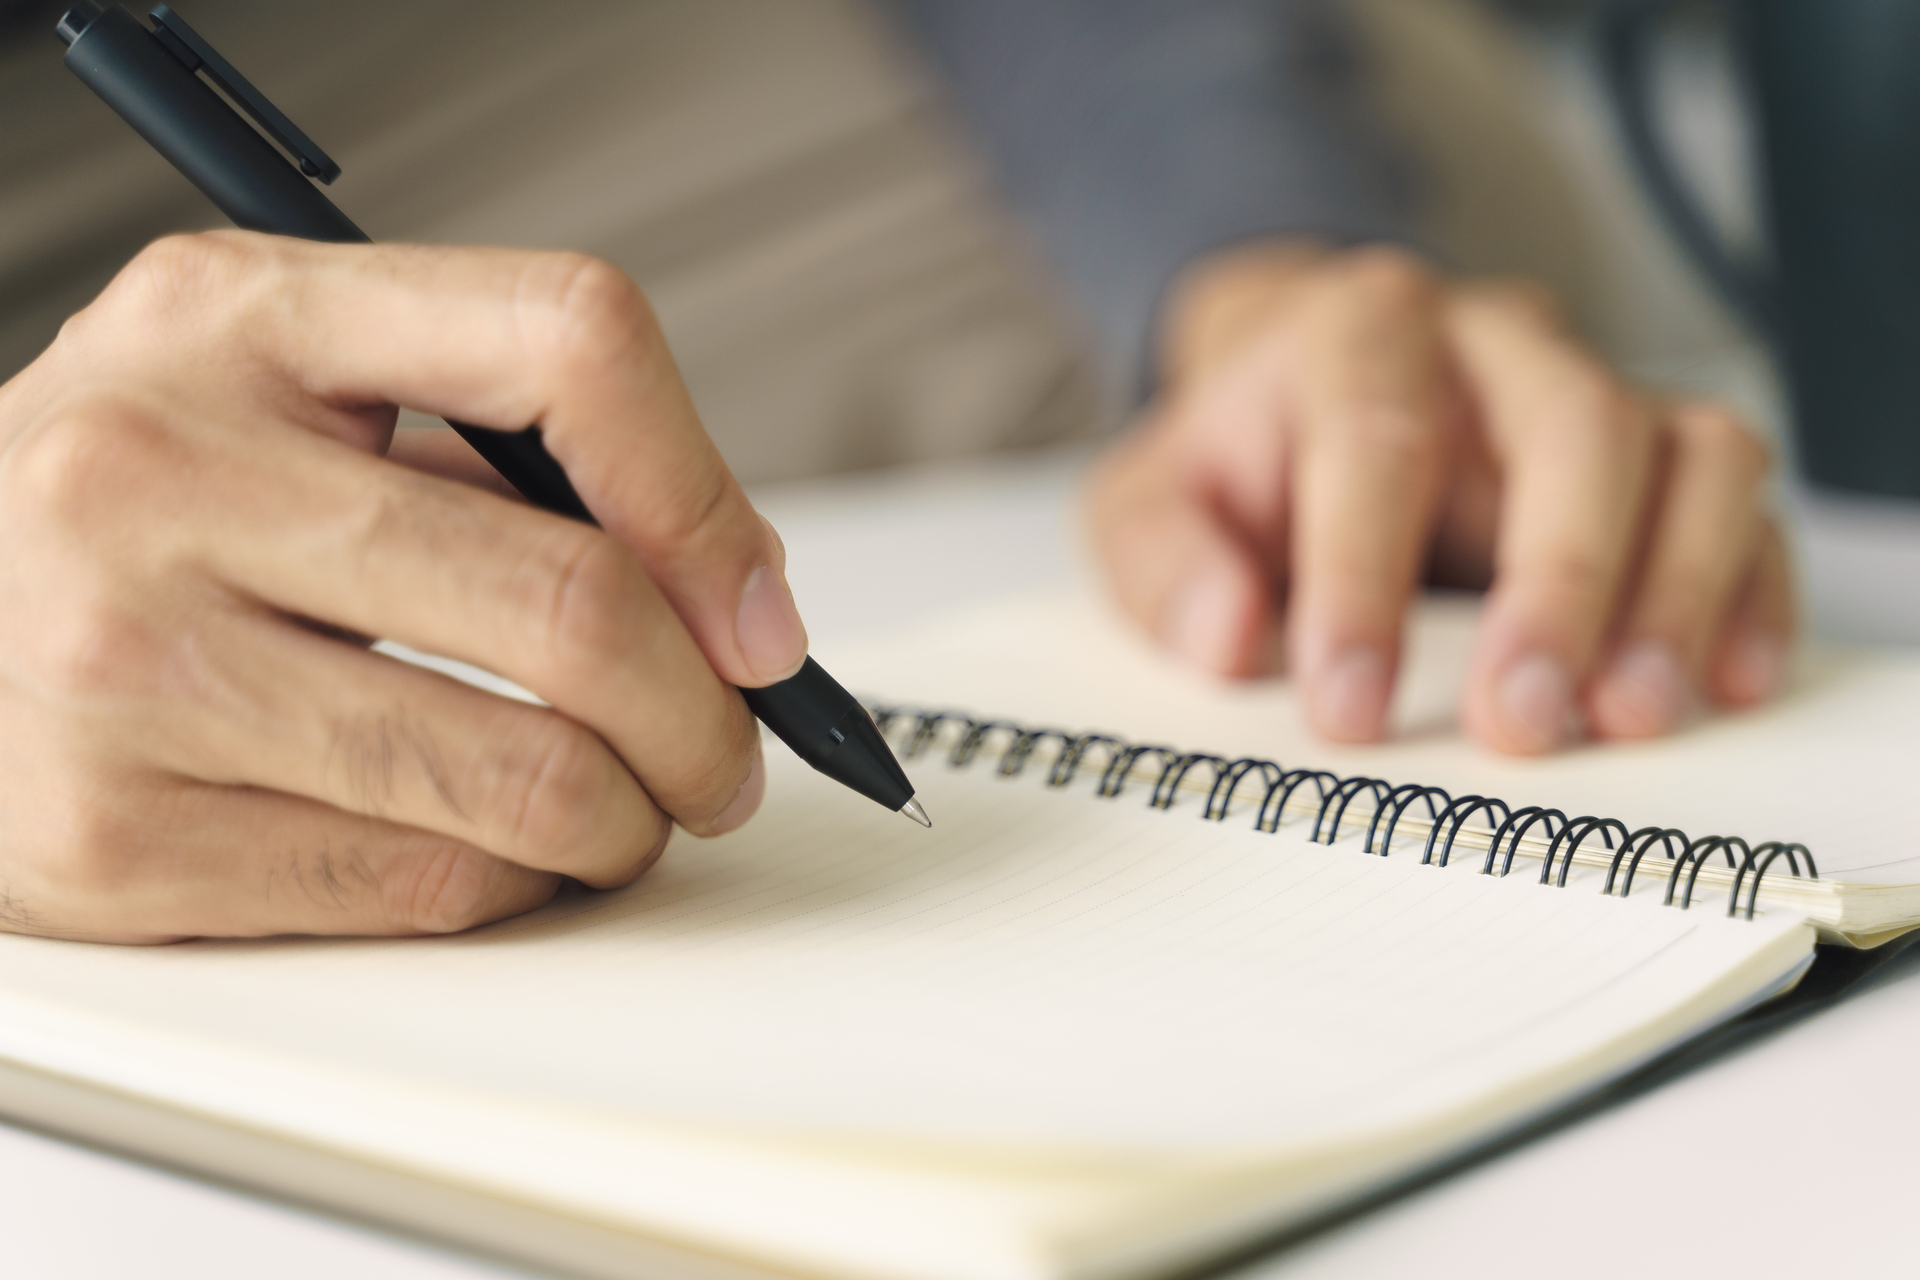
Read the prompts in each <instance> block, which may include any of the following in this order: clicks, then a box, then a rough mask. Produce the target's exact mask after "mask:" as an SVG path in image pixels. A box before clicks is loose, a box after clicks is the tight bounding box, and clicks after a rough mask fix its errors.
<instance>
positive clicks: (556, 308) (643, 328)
mask: <svg viewBox="0 0 1920 1280" xmlns="http://www.w3.org/2000/svg"><path fill="white" fill-rule="evenodd" d="M538 266H539V268H540V271H541V276H542V280H543V284H542V285H541V286H536V287H534V288H531V289H528V290H525V291H524V292H523V295H522V296H523V297H525V298H528V299H530V300H531V301H530V307H531V312H532V325H533V328H534V329H535V331H536V332H537V333H538V334H540V335H541V338H542V343H541V345H542V346H543V347H545V348H546V349H548V350H551V351H554V352H557V353H559V354H560V359H561V361H562V362H563V364H564V365H566V366H567V367H569V368H571V367H575V366H578V365H581V364H586V365H607V364H613V363H616V362H618V361H620V360H623V359H630V358H631V357H632V356H633V355H634V354H635V353H636V352H649V351H654V350H658V349H660V348H661V347H662V345H663V344H662V339H661V335H660V324H659V321H658V319H657V318H656V317H655V315H654V312H653V308H652V306H651V305H650V304H649V303H648V302H647V298H646V295H645V294H644V293H642V292H641V291H640V286H638V285H637V284H635V283H634V282H633V280H632V278H630V277H629V276H628V275H627V274H626V273H625V272H624V271H622V270H620V268H618V267H616V266H614V265H613V264H612V263H610V262H608V261H606V260H605V259H604V258H596V257H593V256H591V255H589V254H555V255H551V256H550V257H547V258H544V259H543V260H542V261H541V262H540V263H539V264H538Z"/></svg>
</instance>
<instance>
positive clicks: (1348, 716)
mask: <svg viewBox="0 0 1920 1280" xmlns="http://www.w3.org/2000/svg"><path fill="white" fill-rule="evenodd" d="M1388 692H1389V690H1388V688H1387V659H1386V655H1384V654H1382V653H1381V652H1380V651H1379V650H1378V649H1375V648H1373V647H1372V646H1371V645H1356V646H1354V647H1353V648H1351V649H1344V650H1342V651H1341V652H1339V653H1337V654H1335V655H1334V657H1333V658H1332V659H1331V660H1330V661H1328V662H1327V664H1326V665H1325V666H1323V667H1322V668H1321V669H1320V673H1319V677H1318V678H1317V679H1316V680H1314V682H1313V686H1312V691H1311V693H1310V694H1309V696H1310V697H1311V698H1312V699H1313V719H1314V723H1315V725H1316V726H1317V727H1318V728H1319V730H1320V732H1322V733H1324V734H1326V735H1327V736H1328V737H1330V738H1334V739H1336V740H1339V741H1342V742H1371V741H1372V740H1373V739H1375V738H1377V737H1379V736H1380V729H1381V726H1382V724H1383V723H1384V722H1385V721H1386V718H1387V696H1388Z"/></svg>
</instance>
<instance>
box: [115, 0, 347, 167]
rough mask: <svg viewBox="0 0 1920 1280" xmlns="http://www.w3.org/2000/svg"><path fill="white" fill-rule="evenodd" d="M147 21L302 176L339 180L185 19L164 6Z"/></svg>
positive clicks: (326, 160) (324, 158)
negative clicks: (274, 144) (283, 152)
mask: <svg viewBox="0 0 1920 1280" xmlns="http://www.w3.org/2000/svg"><path fill="white" fill-rule="evenodd" d="M147 17H149V18H151V19H152V20H153V35H154V39H156V40H158V41H159V42H160V44H161V45H162V46H163V47H164V48H165V49H166V51H167V52H168V53H171V54H172V55H173V56H174V57H176V58H178V59H179V60H180V61H181V63H182V64H184V65H185V66H186V68H187V70H188V71H201V70H204V71H205V72H206V73H207V78H208V79H210V80H212V81H213V82H214V83H215V84H217V85H219V86H220V88H221V89H222V90H224V91H225V92H226V95H227V96H228V97H229V98H231V99H233V101H234V102H235V103H237V104H238V105H239V107H240V109H241V110H242V111H244V112H246V113H247V114H248V115H250V116H252V117H253V119H254V122H255V123H256V124H258V125H259V126H260V127H261V128H262V129H264V130H266V131H267V133H268V135H269V136H271V137H272V138H273V140H274V141H275V142H278V143H279V144H280V145H281V146H282V147H284V148H285V149H286V151H287V154H288V155H290V156H292V157H293V158H294V160H295V161H296V162H297V163H298V164H299V166H300V172H302V173H304V174H306V175H307V176H308V177H309V178H318V179H320V181H321V182H323V183H327V184H331V183H332V182H333V180H334V179H335V178H337V177H339V176H340V166H339V165H337V164H335V163H334V162H333V160H332V158H331V157H329V156H328V155H327V153H326V152H324V151H322V150H321V149H320V148H319V147H317V146H315V145H314V141H313V139H312V138H309V137H308V136H307V135H306V134H304V133H302V132H300V130H299V129H298V128H296V127H295V126H294V123H293V121H291V120H289V119H287V117H286V114H285V113H284V112H282V111H281V110H280V108H278V107H276V106H274V105H273V103H271V102H269V101H267V95H266V94H264V93H261V92H260V91H259V90H258V89H256V88H254V87H253V84H252V82H250V81H249V80H248V79H247V78H246V77H245V76H243V75H241V74H240V73H239V72H238V71H236V70H234V67H233V64H232V63H231V62H228V61H227V60H226V59H225V58H223V57H221V56H220V55H219V53H217V52H216V51H215V50H214V47H213V46H212V45H210V44H208V43H207V42H206V40H204V39H203V38H202V37H201V35H200V33H199V32H197V31H195V30H194V29H193V28H192V27H190V26H188V25H187V21H186V19H185V18H182V17H181V16H180V15H179V14H177V13H175V12H174V11H173V10H172V9H169V8H168V7H167V6H166V5H164V4H161V5H155V6H154V7H153V11H152V12H151V13H149V14H148V15H147Z"/></svg>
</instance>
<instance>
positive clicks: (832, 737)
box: [740, 658, 913, 811]
mask: <svg viewBox="0 0 1920 1280" xmlns="http://www.w3.org/2000/svg"><path fill="white" fill-rule="evenodd" d="M740 692H741V693H742V694H744V695H745V696H746V699H747V706H748V707H749V708H750V709H751V710H752V711H753V714H754V715H756V716H758V717H759V718H760V722H761V723H762V724H764V725H766V726H767V728H769V729H771V730H773V732H774V735H775V736H776V737H778V738H779V739H780V740H781V741H782V742H784V743H786V744H787V745H788V746H789V747H791V748H793V753H794V754H795V755H797V756H799V757H800V758H801V759H802V760H804V761H806V762H807V763H808V764H810V765H812V766H813V767H814V768H815V769H818V770H819V771H820V772H821V773H824V774H826V775H827V776H828V777H829V778H832V779H833V780H834V781H835V782H838V783H839V784H841V785H842V786H844V787H849V788H851V789H852V790H854V791H858V792H859V793H860V794H861V795H863V796H865V797H867V799H869V800H873V801H876V802H877V803H879V804H880V805H882V806H883V807H885V808H888V809H893V810H896V811H897V810H899V808H900V807H901V806H902V805H904V804H906V802H907V801H909V800H911V799H913V784H912V783H911V782H909V781H908V780H907V775H906V771H905V770H903V769H902V768H901V767H900V763H899V761H897V760H895V759H894V758H893V751H892V750H891V749H890V748H889V747H888V746H887V740H886V738H884V737H883V736H882V735H881V733H880V729H879V727H878V726H877V725H875V724H874V723H873V717H872V716H870V715H868V714H867V709H866V708H865V707H863V706H861V705H860V702H859V700H858V699H857V698H855V697H854V696H853V695H852V694H850V693H848V692H847V691H846V690H845V689H844V688H842V687H841V685H840V682H839V681H838V680H835V679H834V678H833V677H832V676H830V675H828V674H827V672H826V669H825V668H823V667H822V666H821V665H820V664H819V663H817V662H815V661H814V660H813V659H812V658H808V659H807V660H806V661H805V662H804V663H802V664H801V665H800V670H799V671H797V672H795V673H794V674H793V675H791V676H789V677H787V678H786V679H785V680H782V681H781V682H780V683H778V684H772V685H768V686H767V687H766V688H764V689H742V690H741V691H740Z"/></svg>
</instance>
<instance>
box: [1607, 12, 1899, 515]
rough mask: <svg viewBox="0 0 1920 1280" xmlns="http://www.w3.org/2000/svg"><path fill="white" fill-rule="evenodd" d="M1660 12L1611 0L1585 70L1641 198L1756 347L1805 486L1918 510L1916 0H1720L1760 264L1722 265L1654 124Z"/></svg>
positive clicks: (1710, 231)
mask: <svg viewBox="0 0 1920 1280" xmlns="http://www.w3.org/2000/svg"><path fill="white" fill-rule="evenodd" d="M1676 7H1677V0H1612V3H1610V4H1609V5H1608V7H1607V8H1606V9H1605V10H1603V12H1602V16H1601V26H1600V38H1601V60H1602V66H1603V69H1604V71H1605V75H1606V79H1607V83H1608V88H1609V91H1610V97H1611V98H1612V99H1613V103H1614V108H1615V111H1616V113H1617V115H1618V117H1619V122H1620V127H1621V133H1622V135H1623V137H1624V139H1625V141H1626V144H1627V149H1628V152H1629V154H1630V155H1631V157H1632V160H1633V163H1634V165H1635V168H1636V169H1637V170H1638V173H1639V176H1640V179H1641V183H1642V185H1643V186H1644V187H1645V189H1646V191H1647V193H1648V195H1649V196H1650V197H1651V198H1652V200H1653V202H1654V203H1655V204H1656V205H1657V206H1658V207H1659V209H1660V211H1661V213H1662V214H1663V215H1664V217H1665V219H1666V221H1667V223H1668V225H1669V227H1670V228H1671V230H1672V231H1673V233H1674V235H1675V237H1676V239H1678V240H1679V241H1680V242H1681V244H1682V245H1683V246H1684V247H1685V248H1686V249H1687V251H1688V253H1689V254H1690V256H1691V257H1692V258H1693V259H1694V261H1695V262H1696V263H1697V264H1698V266H1699V267H1700V269H1701V270H1702V271H1703V273H1704V274H1705V275H1706V276H1707V277H1708V279H1710V280H1711V281H1712V282H1713V284H1714V285H1715V286H1716V287H1717V289H1718V291H1719V292H1720V294H1721V295H1722V296H1724V297H1725V298H1726V299H1727V301H1728V302H1729V303H1731V304H1732V305H1733V307H1734V308H1735V309H1736V310H1737V311H1739V312H1740V313H1741V314H1742V315H1743V316H1744V317H1745V318H1746V319H1747V321H1748V322H1749V323H1750V324H1751V325H1752V326H1753V327H1754V328H1755V329H1756V330H1757V331H1758V332H1759V333H1760V334H1761V335H1762V336H1763V337H1764V338H1765V339H1766V341H1767V342H1768V344H1769V345H1770V346H1771V348H1772V350H1773V353H1774V356H1775V358H1776V360H1777V361H1778V363H1779V365H1780V367H1781V368H1782V369H1783V371H1784V373H1785V375H1786V381H1787V387H1788V391H1789V394H1790V396H1791V399H1792V410H1793V439H1794V448H1795V452H1796V454H1797V457H1798V460H1799V464H1800V470H1801V473H1802V474H1803V475H1804V476H1805V478H1806V479H1807V480H1808V481H1810V482H1811V483H1813V484H1814V485H1817V486H1820V487H1823V488H1828V489H1839V490H1846V491H1851V492H1856V493H1872V494H1883V495H1890V496H1898V497H1906V498H1915V497H1920V0H1724V3H1723V5H1722V8H1724V10H1725V12H1726V14H1727V19H1728V37H1729V39H1730V40H1731V42H1732V50H1733V53H1734V59H1735V64H1736V66H1737V67H1738V70H1739V73H1740V77H1741V79H1742V81H1743V82H1744V88H1745V90H1746V97H1747V103H1748V106H1749V109H1750V110H1751V112H1752V113H1753V116H1754V121H1753V123H1754V126H1755V127H1754V134H1755V137H1756V140H1757V144H1758V145H1757V151H1758V156H1757V158H1758V160H1759V162H1760V183H1761V190H1760V193H1759V195H1760V210H1761V214H1762V217H1763V225H1764V227H1765V231H1766V241H1767V250H1768V251H1767V256H1766V259H1765V260H1763V261H1754V260H1742V259H1741V258H1740V257H1738V256H1736V255H1735V254H1734V253H1732V252H1731V251H1730V250H1729V248H1728V246H1727V245H1726V243H1725V242H1724V241H1723V239H1722V238H1721V236H1720V235H1719V234H1718V232H1717V231H1716V230H1715V228H1714V224H1713V222H1712V221H1711V220H1710V219H1709V218H1708V217H1706V216H1705V215H1704V213H1703V212H1702V210H1701V208H1700V205H1699V203H1698V201H1697V199H1696V198H1695V196H1694V195H1693V193H1692V191H1691V189H1690V188H1689V186H1688V184H1687V183H1686V182H1684V181H1682V180H1681V178H1680V176H1679V175H1678V174H1677V173H1676V171H1675V170H1676V166H1675V164H1674V161H1673V158H1672V156H1671V155H1670V154H1669V153H1668V151H1667V149H1666V148H1665V147H1663V146H1662V145H1661V143H1660V140H1659V132H1658V130H1657V129H1656V127H1655V125H1654V121H1653V111H1652V104H1651V101H1650V99H1651V95H1650V93H1649V92H1648V90H1649V87H1650V76H1649V68H1650V57H1651V52H1652V49H1653V47H1654V41H1655V38H1656V36H1657V33H1658V28H1659V25H1660V19H1661V18H1662V16H1663V15H1665V14H1666V13H1667V12H1668V11H1670V10H1672V9H1674V8H1676Z"/></svg>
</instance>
